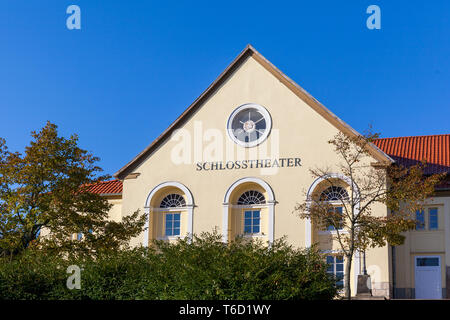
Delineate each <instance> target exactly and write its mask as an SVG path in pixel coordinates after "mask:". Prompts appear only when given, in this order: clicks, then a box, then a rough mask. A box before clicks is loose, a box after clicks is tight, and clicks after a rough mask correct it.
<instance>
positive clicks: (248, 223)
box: [244, 210, 261, 234]
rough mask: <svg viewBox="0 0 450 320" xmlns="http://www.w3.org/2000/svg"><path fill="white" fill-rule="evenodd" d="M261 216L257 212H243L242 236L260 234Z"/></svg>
mask: <svg viewBox="0 0 450 320" xmlns="http://www.w3.org/2000/svg"><path fill="white" fill-rule="evenodd" d="M260 222H261V214H260V211H259V210H245V211H244V234H254V233H259V232H260V229H261V228H260Z"/></svg>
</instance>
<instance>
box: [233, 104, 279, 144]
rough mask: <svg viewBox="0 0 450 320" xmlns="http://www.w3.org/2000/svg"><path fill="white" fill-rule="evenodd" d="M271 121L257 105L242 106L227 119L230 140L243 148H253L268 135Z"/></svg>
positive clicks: (267, 114) (266, 113)
mask: <svg viewBox="0 0 450 320" xmlns="http://www.w3.org/2000/svg"><path fill="white" fill-rule="evenodd" d="M271 126H272V120H271V119H270V114H269V112H267V110H266V109H265V108H264V107H262V106H260V105H258V104H253V103H249V104H244V105H242V106H240V107H238V108H237V109H236V110H234V111H233V113H232V114H231V116H230V118H229V119H228V124H227V129H228V135H229V136H230V138H231V139H232V140H233V141H234V142H236V143H237V144H239V145H241V146H244V147H254V146H256V145H258V144H260V143H261V142H263V141H264V140H265V139H266V138H267V136H268V135H269V132H270V128H271Z"/></svg>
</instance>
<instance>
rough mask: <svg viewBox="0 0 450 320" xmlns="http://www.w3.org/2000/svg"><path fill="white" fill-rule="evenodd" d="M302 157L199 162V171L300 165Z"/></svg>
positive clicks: (197, 165) (197, 167)
mask: <svg viewBox="0 0 450 320" xmlns="http://www.w3.org/2000/svg"><path fill="white" fill-rule="evenodd" d="M300 166H301V159H300V158H278V159H262V160H237V161H226V162H223V161H216V162H197V163H196V170H197V171H213V170H236V169H261V168H288V167H300Z"/></svg>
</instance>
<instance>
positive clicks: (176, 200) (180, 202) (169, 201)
mask: <svg viewBox="0 0 450 320" xmlns="http://www.w3.org/2000/svg"><path fill="white" fill-rule="evenodd" d="M185 206H186V201H185V200H184V198H183V196H181V195H179V194H176V193H171V194H169V195H167V196H165V197H164V199H162V201H161V205H160V206H159V207H160V208H181V207H185Z"/></svg>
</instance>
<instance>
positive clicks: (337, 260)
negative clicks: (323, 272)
mask: <svg viewBox="0 0 450 320" xmlns="http://www.w3.org/2000/svg"><path fill="white" fill-rule="evenodd" d="M327 264H328V269H327V272H328V273H329V274H332V275H334V276H335V277H336V281H337V282H336V286H337V287H338V288H343V287H344V257H343V256H327Z"/></svg>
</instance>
